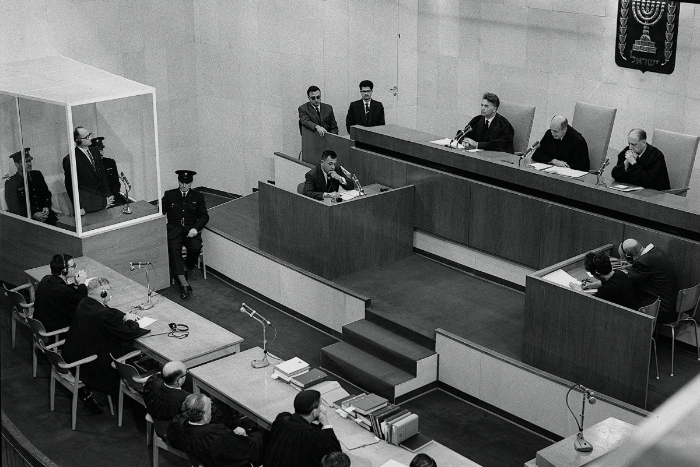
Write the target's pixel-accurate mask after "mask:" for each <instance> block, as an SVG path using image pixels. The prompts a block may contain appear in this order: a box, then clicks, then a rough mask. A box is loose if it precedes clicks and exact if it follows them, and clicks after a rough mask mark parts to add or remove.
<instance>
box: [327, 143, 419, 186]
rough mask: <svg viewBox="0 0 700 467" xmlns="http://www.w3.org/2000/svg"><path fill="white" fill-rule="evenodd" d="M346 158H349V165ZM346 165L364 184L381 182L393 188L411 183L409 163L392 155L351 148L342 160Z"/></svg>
mask: <svg viewBox="0 0 700 467" xmlns="http://www.w3.org/2000/svg"><path fill="white" fill-rule="evenodd" d="M345 160H348V162H347V165H346V162H344V161H345ZM341 164H343V166H344V167H346V168H347V169H348V170H350V171H351V172H354V173H356V174H357V178H358V179H359V180H360V183H362V184H363V185H369V184H371V183H379V184H382V185H385V186H388V187H391V188H398V187H402V186H406V185H407V184H408V185H410V183H408V182H407V181H406V170H407V167H408V164H406V163H405V162H402V161H397V160H396V159H393V158H391V157H386V156H381V155H378V154H375V153H372V152H369V151H365V150H363V149H357V148H350V151H349V155H348V156H347V158H346V159H344V160H343V161H341Z"/></svg>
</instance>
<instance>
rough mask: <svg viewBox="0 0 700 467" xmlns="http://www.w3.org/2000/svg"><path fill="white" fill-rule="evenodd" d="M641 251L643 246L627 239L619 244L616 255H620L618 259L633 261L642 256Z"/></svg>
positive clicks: (631, 239)
mask: <svg viewBox="0 0 700 467" xmlns="http://www.w3.org/2000/svg"><path fill="white" fill-rule="evenodd" d="M643 250H644V245H642V244H641V243H639V242H638V241H637V240H635V239H633V238H628V239H627V240H625V241H624V242H622V243H621V244H620V247H619V248H618V253H619V254H620V258H627V259H631V260H632V261H634V260H635V259H637V258H638V257H639V255H641V254H642V251H643Z"/></svg>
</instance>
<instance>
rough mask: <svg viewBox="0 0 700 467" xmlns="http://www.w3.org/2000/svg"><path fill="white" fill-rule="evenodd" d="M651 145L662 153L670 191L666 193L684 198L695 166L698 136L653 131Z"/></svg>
mask: <svg viewBox="0 0 700 467" xmlns="http://www.w3.org/2000/svg"><path fill="white" fill-rule="evenodd" d="M652 143H653V144H654V146H655V147H656V148H658V149H659V151H661V152H663V153H664V157H665V159H666V169H667V170H668V180H669V182H670V184H671V189H670V190H666V193H672V194H674V195H681V196H685V194H686V193H687V192H688V189H689V186H690V176H691V175H692V173H693V165H695V155H696V153H697V151H698V143H700V136H691V135H684V134H682V133H674V132H673V131H666V130H659V129H654V136H653V139H652Z"/></svg>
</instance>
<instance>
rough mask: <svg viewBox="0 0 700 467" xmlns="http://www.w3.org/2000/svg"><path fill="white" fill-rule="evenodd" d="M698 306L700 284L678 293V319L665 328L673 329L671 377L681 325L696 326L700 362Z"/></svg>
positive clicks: (696, 342)
mask: <svg viewBox="0 0 700 467" xmlns="http://www.w3.org/2000/svg"><path fill="white" fill-rule="evenodd" d="M698 304H700V284H698V285H696V286H695V287H690V288H687V289H683V290H679V291H678V298H677V299H676V311H677V312H678V318H676V321H675V322H673V323H665V324H663V326H666V327H669V328H671V376H673V357H674V355H675V352H676V328H677V327H678V325H679V324H681V323H693V326H695V348H696V350H697V352H698V360H700V343H698V322H697V321H695V315H696V314H697V312H698Z"/></svg>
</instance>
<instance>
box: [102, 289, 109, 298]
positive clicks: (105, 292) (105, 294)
mask: <svg viewBox="0 0 700 467" xmlns="http://www.w3.org/2000/svg"><path fill="white" fill-rule="evenodd" d="M107 295H109V294H108V293H107V291H106V290H105V289H102V292H100V297H102V298H107Z"/></svg>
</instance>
